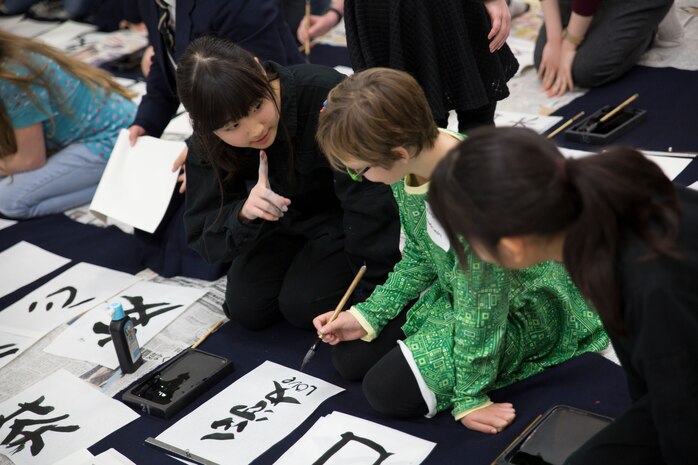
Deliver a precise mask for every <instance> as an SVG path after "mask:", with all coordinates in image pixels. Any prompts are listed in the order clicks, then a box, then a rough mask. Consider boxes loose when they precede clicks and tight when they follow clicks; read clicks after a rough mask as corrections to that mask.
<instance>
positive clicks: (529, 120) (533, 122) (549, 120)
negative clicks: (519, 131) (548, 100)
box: [494, 111, 562, 134]
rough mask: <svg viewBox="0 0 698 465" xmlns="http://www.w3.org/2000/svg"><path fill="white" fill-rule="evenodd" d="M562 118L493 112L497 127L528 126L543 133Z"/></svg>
mask: <svg viewBox="0 0 698 465" xmlns="http://www.w3.org/2000/svg"><path fill="white" fill-rule="evenodd" d="M560 120H562V116H543V115H534V114H531V113H516V112H513V111H497V112H495V114H494V125H495V126H497V127H502V126H510V127H515V128H528V129H531V130H533V131H536V132H537V133H538V134H543V133H544V132H545V131H547V130H548V129H550V128H552V127H553V126H555V125H556V124H557V123H559V122H560Z"/></svg>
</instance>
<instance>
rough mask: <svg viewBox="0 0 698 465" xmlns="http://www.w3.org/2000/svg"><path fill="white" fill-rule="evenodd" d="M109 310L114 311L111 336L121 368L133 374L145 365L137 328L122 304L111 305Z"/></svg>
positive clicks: (124, 371)
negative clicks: (137, 336)
mask: <svg viewBox="0 0 698 465" xmlns="http://www.w3.org/2000/svg"><path fill="white" fill-rule="evenodd" d="M109 308H110V309H111V311H112V319H111V323H109V334H111V340H112V342H113V343H114V348H115V349H116V356H117V358H118V359H119V366H120V367H121V371H122V372H123V373H133V372H134V371H136V370H137V369H138V367H139V366H141V364H142V363H143V358H142V357H141V348H140V346H139V345H138V339H136V328H135V326H134V325H133V321H132V320H131V318H129V317H127V316H126V314H125V313H124V308H123V307H122V306H121V304H120V303H118V302H114V303H111V304H109Z"/></svg>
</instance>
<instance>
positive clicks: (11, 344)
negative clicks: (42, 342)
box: [0, 331, 38, 368]
mask: <svg viewBox="0 0 698 465" xmlns="http://www.w3.org/2000/svg"><path fill="white" fill-rule="evenodd" d="M37 340H38V338H33V337H26V336H20V335H18V334H12V333H6V332H4V331H0V368H2V367H4V366H5V365H7V364H8V363H10V362H11V361H12V360H14V359H15V358H17V356H18V355H19V354H21V353H22V352H24V351H25V350H27V349H28V348H29V347H30V346H31V345H32V344H34V343H35V342H36V341H37Z"/></svg>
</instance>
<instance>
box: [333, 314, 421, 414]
mask: <svg viewBox="0 0 698 465" xmlns="http://www.w3.org/2000/svg"><path fill="white" fill-rule="evenodd" d="M410 306H411V305H409V306H407V307H406V308H405V309H404V310H403V311H402V312H401V313H400V314H399V315H398V316H397V317H396V318H395V319H393V320H391V321H389V322H388V324H387V325H386V326H385V328H383V330H382V331H381V333H380V334H379V335H378V337H377V338H376V339H374V340H373V341H371V342H364V341H349V342H342V343H340V344H338V345H336V346H335V347H334V349H333V350H332V363H333V364H334V366H335V368H336V369H337V371H338V372H339V374H340V375H342V376H343V377H344V378H346V379H349V380H352V381H358V380H361V379H363V391H364V395H365V396H366V400H368V403H369V404H370V405H371V407H373V408H374V409H375V410H376V411H378V412H380V413H382V414H384V415H389V416H392V417H398V418H409V417H416V416H421V415H425V414H426V413H427V412H428V407H427V405H426V403H425V402H424V398H423V397H422V393H421V392H420V391H419V385H418V384H417V380H416V379H415V377H414V374H413V373H412V370H411V369H410V366H409V365H408V364H407V361H406V360H405V357H404V356H403V354H402V351H401V350H400V348H399V347H398V346H397V340H398V339H400V340H402V339H404V338H405V333H403V332H402V325H403V324H405V318H406V314H407V310H408V309H409V307H410Z"/></svg>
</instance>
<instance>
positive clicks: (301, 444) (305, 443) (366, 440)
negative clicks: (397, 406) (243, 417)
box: [274, 412, 436, 465]
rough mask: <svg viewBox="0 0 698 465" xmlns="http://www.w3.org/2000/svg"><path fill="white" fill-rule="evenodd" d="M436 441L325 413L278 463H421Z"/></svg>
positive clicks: (406, 464)
mask: <svg viewBox="0 0 698 465" xmlns="http://www.w3.org/2000/svg"><path fill="white" fill-rule="evenodd" d="M435 446H436V444H435V443H433V442H430V441H425V440H424V439H420V438H418V437H415V436H412V435H409V434H406V433H402V432H400V431H398V430H396V429H393V428H388V427H387V426H383V425H379V424H378V423H373V422H371V421H368V420H364V419H362V418H357V417H353V416H351V415H346V414H344V413H341V412H332V413H331V414H330V415H327V416H325V417H322V418H321V419H320V420H318V421H317V423H315V424H314V425H313V426H312V428H310V429H309V430H308V432H307V433H305V435H303V437H302V438H300V440H299V441H298V442H297V443H295V444H294V445H293V447H291V448H290V449H289V450H288V451H286V453H285V454H284V455H282V456H281V458H280V459H279V460H278V461H277V462H276V463H275V464H274V465H297V464H299V463H312V464H317V465H324V464H332V465H373V464H375V463H380V464H381V465H417V464H420V463H422V462H423V461H424V459H426V458H427V456H428V455H429V454H430V453H431V451H432V449H433V448H434V447H435Z"/></svg>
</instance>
